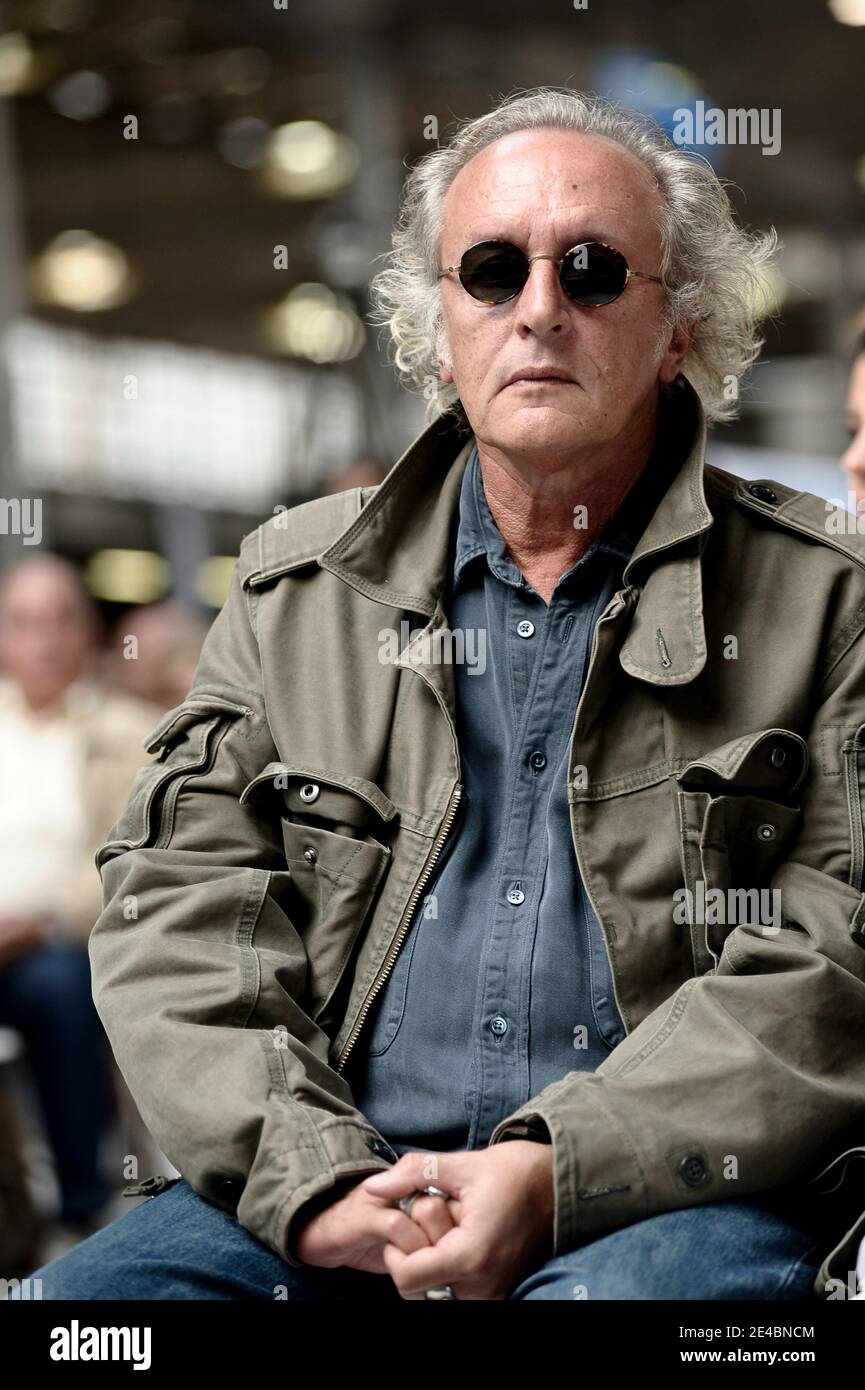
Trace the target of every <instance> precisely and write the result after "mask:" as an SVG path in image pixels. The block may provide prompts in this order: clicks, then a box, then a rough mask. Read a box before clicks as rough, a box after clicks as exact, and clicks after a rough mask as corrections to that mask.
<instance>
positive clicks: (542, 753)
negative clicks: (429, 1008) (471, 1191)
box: [470, 580, 577, 1146]
mask: <svg viewBox="0 0 865 1390" xmlns="http://www.w3.org/2000/svg"><path fill="white" fill-rule="evenodd" d="M491 582H494V583H495V582H499V583H500V582H501V581H500V580H499V581H496V580H492V581H491ZM573 609H574V603H573V600H572V599H571V598H569V597H566V596H565V595H560V596H559V597H557V598H556V597H554V598H553V600H552V601H551V603H550V605H549V607H547V605H545V604H544V603H543V601H542V600H541V599H540V598H539V597H538V595H537V594H535V593H534V591H533V590H532V589H531V588H530V587H529V586H527V585H525V584H522V583H521V584H518V585H517V584H513V585H511V584H508V585H507V595H506V598H505V602H504V620H503V629H504V632H503V639H504V640H503V643H502V652H501V655H502V657H503V658H504V659H505V660H506V661H507V663H508V672H509V680H510V685H511V690H512V694H513V699H512V702H511V709H512V717H513V730H512V735H513V737H512V750H513V751H512V759H511V767H512V771H511V774H510V777H509V782H508V803H509V804H508V808H507V812H506V817H507V831H506V833H505V836H504V843H503V846H502V850H501V854H500V857H499V864H498V870H497V873H496V876H495V880H494V883H495V901H494V903H493V904H492V906H491V913H490V920H489V925H488V932H487V940H486V943H485V949H484V954H483V957H482V962H481V977H480V988H479V1006H478V1013H477V1020H476V1026H477V1029H478V1034H479V1036H478V1049H477V1057H478V1063H479V1076H478V1077H477V1078H476V1084H475V1113H474V1116H473V1122H472V1131H471V1135H470V1144H471V1145H472V1146H474V1145H475V1144H477V1143H483V1142H485V1138H486V1136H487V1135H488V1134H489V1133H491V1132H492V1129H493V1128H494V1126H495V1124H496V1123H497V1122H498V1121H499V1120H500V1119H501V1117H502V1115H503V1114H506V1113H507V1111H508V1110H509V1109H515V1108H516V1107H517V1106H518V1105H520V1104H522V1103H523V1101H524V1100H525V1099H526V1096H527V1090H528V1081H529V1046H530V1041H531V1029H530V1005H531V998H530V986H531V964H532V953H533V949H534V942H535V936H536V932H537V927H538V910H539V903H540V897H541V890H542V888H543V882H544V876H545V872H546V863H547V855H548V845H547V805H548V802H549V798H550V789H551V787H550V776H551V773H552V770H553V769H554V767H555V766H556V765H557V764H558V763H559V762H560V760H561V755H563V753H564V740H563V738H562V733H561V730H562V729H563V728H564V727H565V725H563V724H562V721H561V718H560V717H559V716H560V713H561V712H560V711H559V710H558V708H557V706H558V704H560V703H561V701H562V695H563V689H564V690H566V691H570V690H571V688H572V687H573V685H574V680H575V674H576V673H575V669H574V663H575V654H576V648H577V644H576V643H575V642H571V641H567V640H566V641H564V642H563V641H562V637H563V635H565V631H566V632H567V635H568V636H576V633H573V632H572V631H571V629H572V627H573V625H574V622H575V621H576V619H575V616H574V612H573ZM563 630H564V631H563ZM565 700H567V695H565ZM560 743H561V744H562V747H561V748H559V746H558V745H559V744H560ZM554 744H555V747H554V746H553V745H554Z"/></svg>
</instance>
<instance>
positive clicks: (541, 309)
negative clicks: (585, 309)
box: [517, 257, 567, 334]
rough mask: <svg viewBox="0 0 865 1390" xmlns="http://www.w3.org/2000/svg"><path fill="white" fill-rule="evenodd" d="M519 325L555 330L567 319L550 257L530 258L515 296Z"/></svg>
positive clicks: (556, 272)
mask: <svg viewBox="0 0 865 1390" xmlns="http://www.w3.org/2000/svg"><path fill="white" fill-rule="evenodd" d="M517 313H518V315H519V321H520V325H521V326H522V327H523V328H525V329H527V330H529V331H530V332H532V333H538V334H544V333H553V332H559V331H560V330H561V329H562V327H563V326H564V324H565V323H566V321H567V305H566V298H565V292H564V290H563V289H562V284H561V281H560V279H559V268H558V266H557V265H556V264H555V262H554V261H552V260H547V258H546V257H544V258H543V259H538V260H533V261H532V263H531V265H530V266H529V277H528V279H527V280H526V283H525V284H524V285H523V288H522V290H521V292H520V295H519V298H518V299H517Z"/></svg>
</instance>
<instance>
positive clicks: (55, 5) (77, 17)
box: [39, 0, 93, 30]
mask: <svg viewBox="0 0 865 1390" xmlns="http://www.w3.org/2000/svg"><path fill="white" fill-rule="evenodd" d="M39 9H40V18H41V20H42V23H43V24H45V25H47V27H48V28H49V29H67V30H68V29H83V28H84V26H85V24H88V23H89V22H90V20H91V19H92V18H93V0H43V2H42V4H41V6H40V7H39Z"/></svg>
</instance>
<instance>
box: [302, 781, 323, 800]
mask: <svg viewBox="0 0 865 1390" xmlns="http://www.w3.org/2000/svg"><path fill="white" fill-rule="evenodd" d="M320 791H321V787H320V786H319V785H318V783H317V782H304V784H303V786H302V787H301V789H300V799H301V801H317V800H318V795H319V792H320Z"/></svg>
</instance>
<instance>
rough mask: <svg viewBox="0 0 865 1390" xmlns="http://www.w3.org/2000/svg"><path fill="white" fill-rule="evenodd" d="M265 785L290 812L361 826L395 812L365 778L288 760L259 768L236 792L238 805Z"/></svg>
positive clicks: (374, 823)
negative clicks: (292, 762) (278, 796)
mask: <svg viewBox="0 0 865 1390" xmlns="http://www.w3.org/2000/svg"><path fill="white" fill-rule="evenodd" d="M268 787H269V788H271V789H272V790H273V791H276V792H278V793H279V794H280V796H281V798H282V807H283V809H284V810H286V811H289V812H291V813H292V814H297V815H306V816H316V817H321V818H323V819H325V820H333V821H340V822H345V823H346V824H348V825H359V826H364V827H366V826H371V825H372V826H374V825H376V824H379V823H380V822H381V821H391V820H393V819H394V817H395V816H396V814H397V810H396V807H395V806H394V804H393V802H392V801H391V800H390V798H389V797H387V796H385V794H384V792H383V791H382V790H381V788H380V787H377V786H376V785H375V783H374V782H369V781H367V779H366V778H365V777H355V776H353V775H350V774H345V775H342V776H338V775H336V774H334V773H332V772H329V771H328V772H323V771H321V770H320V769H318V768H311V767H308V766H307V767H292V766H290V765H289V764H288V763H268V764H267V766H266V767H264V768H262V770H261V772H259V773H258V774H257V776H255V777H253V779H252V781H251V782H249V783H247V785H246V786H245V787H244V789H243V791H242V792H241V793H240V804H241V805H243V804H244V803H245V802H246V801H248V800H249V799H250V798H251V797H252V796H253V795H255V794H256V793H257V792H258V791H259V790H261V791H264V790H265V789H266V788H268Z"/></svg>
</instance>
